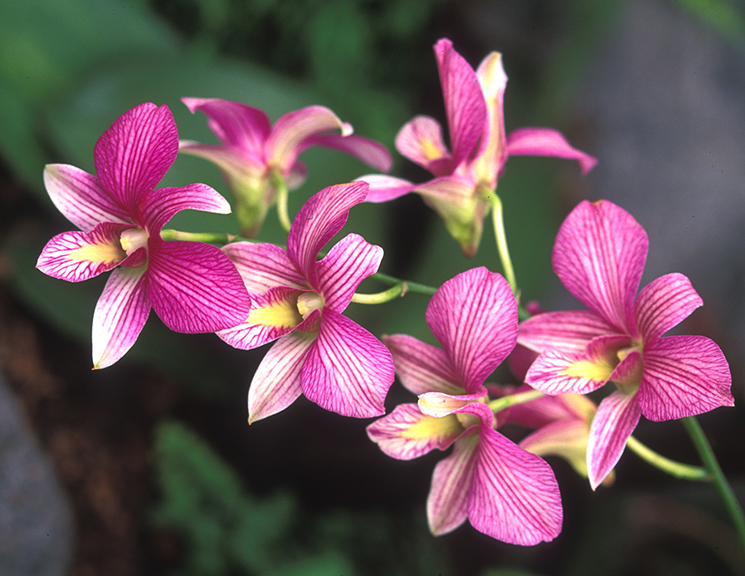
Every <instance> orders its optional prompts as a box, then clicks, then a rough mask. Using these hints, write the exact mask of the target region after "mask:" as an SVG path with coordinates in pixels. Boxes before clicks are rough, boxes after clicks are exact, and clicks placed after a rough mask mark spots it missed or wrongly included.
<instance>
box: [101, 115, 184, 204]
mask: <svg viewBox="0 0 745 576" xmlns="http://www.w3.org/2000/svg"><path fill="white" fill-rule="evenodd" d="M177 154H178V131H177V129H176V122H175V121H174V120H173V115H172V114H171V111H170V110H169V108H168V106H166V105H163V106H160V107H158V106H156V105H155V104H151V103H149V102H146V103H144V104H140V105H139V106H136V107H135V108H132V109H131V110H129V111H127V112H125V113H124V114H122V115H121V116H120V117H119V118H117V119H116V120H115V121H114V123H113V124H112V125H111V128H109V129H108V130H106V132H104V133H103V135H102V136H101V137H100V138H99V139H98V142H96V147H95V150H94V152H93V158H94V161H95V164H96V174H97V175H98V178H99V179H100V181H101V186H102V187H103V189H104V190H106V191H107V192H108V193H109V194H111V195H112V196H113V197H114V198H116V199H117V201H118V203H120V204H121V205H122V206H124V207H126V208H127V209H128V211H129V212H130V213H134V212H136V209H137V205H138V203H139V201H140V198H141V196H142V194H144V193H145V192H148V191H150V190H152V189H153V188H155V186H156V185H157V184H158V182H160V181H161V179H162V178H163V176H165V174H166V172H167V171H168V169H169V168H170V167H171V165H172V164H173V163H174V161H175V160H176V156H177Z"/></svg>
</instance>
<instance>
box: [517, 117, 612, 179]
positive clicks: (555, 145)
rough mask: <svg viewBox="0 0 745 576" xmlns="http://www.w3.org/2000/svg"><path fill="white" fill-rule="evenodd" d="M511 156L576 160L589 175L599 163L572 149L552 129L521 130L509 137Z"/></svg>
mask: <svg viewBox="0 0 745 576" xmlns="http://www.w3.org/2000/svg"><path fill="white" fill-rule="evenodd" d="M507 154H508V155H509V156H550V157H552V158H566V159H567V160H576V161H577V162H578V163H579V166H580V168H581V169H582V174H587V173H588V172H589V171H590V170H592V169H593V168H594V167H595V164H597V163H598V161H597V159H596V158H595V157H593V156H590V155H589V154H585V153H584V152H582V150H577V149H576V148H574V147H572V145H571V144H569V142H567V140H566V138H564V136H563V135H562V133H561V132H559V131H558V130H553V129H551V128H520V129H518V130H515V131H513V132H510V134H509V135H508V136H507Z"/></svg>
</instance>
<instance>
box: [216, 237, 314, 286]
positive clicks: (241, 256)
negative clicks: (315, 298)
mask: <svg viewBox="0 0 745 576" xmlns="http://www.w3.org/2000/svg"><path fill="white" fill-rule="evenodd" d="M222 250H223V252H225V254H227V255H228V258H230V260H231V261H232V262H233V263H234V264H235V266H236V268H237V269H238V272H239V273H240V275H241V277H242V278H243V283H244V284H245V286H246V289H247V290H248V291H249V293H251V294H264V293H266V292H267V291H268V290H269V289H270V288H274V287H277V286H288V287H290V288H295V289H298V290H307V289H308V288H310V285H309V284H308V282H307V281H306V280H305V278H304V277H303V276H302V275H301V274H300V273H299V272H298V271H297V270H296V269H295V266H294V265H293V264H292V262H291V261H290V257H289V256H288V255H287V252H286V251H285V250H283V249H282V248H280V247H279V246H275V245H274V244H264V243H260V244H254V243H252V242H233V243H231V244H228V245H227V246H224V247H223V249H222Z"/></svg>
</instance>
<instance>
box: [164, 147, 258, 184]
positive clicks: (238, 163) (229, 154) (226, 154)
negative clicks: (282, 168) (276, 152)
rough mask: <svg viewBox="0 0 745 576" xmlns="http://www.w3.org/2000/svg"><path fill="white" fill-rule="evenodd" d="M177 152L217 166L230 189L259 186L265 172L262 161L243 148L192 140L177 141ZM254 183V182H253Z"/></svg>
mask: <svg viewBox="0 0 745 576" xmlns="http://www.w3.org/2000/svg"><path fill="white" fill-rule="evenodd" d="M179 152H183V153H185V154H190V155H192V156H198V157H200V158H204V159H205V160H209V161H210V162H212V163H214V164H215V165H217V167H218V168H219V169H220V170H221V171H222V175H223V178H224V179H225V180H226V182H227V183H228V185H230V186H231V187H234V188H235V187H240V186H243V187H246V186H251V185H254V186H256V187H258V186H259V180H261V179H262V178H264V177H265V174H266V172H267V167H266V163H265V162H264V159H263V158H262V157H261V156H260V155H257V154H254V153H252V152H251V151H249V150H245V149H243V148H231V147H229V146H222V145H214V144H200V143H199V142H194V141H192V140H181V141H179ZM253 181H255V182H253Z"/></svg>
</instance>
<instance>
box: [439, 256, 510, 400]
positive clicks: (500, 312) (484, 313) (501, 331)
mask: <svg viewBox="0 0 745 576" xmlns="http://www.w3.org/2000/svg"><path fill="white" fill-rule="evenodd" d="M426 318H427V324H428V325H429V327H430V330H432V333H433V334H434V335H435V338H437V341H438V342H439V343H440V344H441V345H442V347H443V348H444V349H445V352H446V354H447V355H448V356H449V357H450V359H451V361H452V365H453V368H454V370H455V373H456V374H457V375H458V376H459V380H460V382H459V383H460V384H461V385H462V386H463V388H464V389H465V390H466V391H467V392H469V393H472V392H475V391H476V390H477V389H478V388H479V387H480V386H481V385H482V384H483V383H484V380H486V378H487V377H488V376H489V375H490V374H491V373H492V372H493V371H494V369H495V368H496V367H497V366H499V365H500V364H501V363H502V361H503V360H504V359H505V358H506V357H507V355H508V354H509V353H510V352H512V349H513V348H514V347H515V343H516V341H517V302H516V301H515V297H514V296H513V294H512V289H511V288H510V286H509V284H508V283H507V281H506V280H505V279H504V278H503V277H502V276H501V275H499V274H496V273H494V272H490V271H489V270H487V269H486V268H484V267H480V268H473V269H471V270H467V271H466V272H463V273H461V274H458V275H457V276H455V277H454V278H452V279H451V280H448V281H447V282H445V283H444V284H443V285H442V286H440V288H439V289H438V290H437V292H436V293H435V295H434V296H433V297H432V300H430V303H429V306H428V307H427V313H426Z"/></svg>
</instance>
